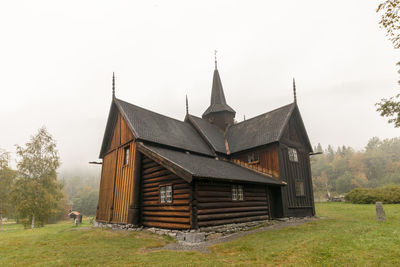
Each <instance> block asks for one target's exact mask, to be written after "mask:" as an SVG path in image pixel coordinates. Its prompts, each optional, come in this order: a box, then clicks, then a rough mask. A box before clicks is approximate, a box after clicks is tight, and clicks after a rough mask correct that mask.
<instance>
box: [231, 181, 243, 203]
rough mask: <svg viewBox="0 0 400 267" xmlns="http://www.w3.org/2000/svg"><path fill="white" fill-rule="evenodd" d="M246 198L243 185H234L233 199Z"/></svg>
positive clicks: (240, 199)
mask: <svg viewBox="0 0 400 267" xmlns="http://www.w3.org/2000/svg"><path fill="white" fill-rule="evenodd" d="M242 200H244V193H243V185H232V201H242Z"/></svg>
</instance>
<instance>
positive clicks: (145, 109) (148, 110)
mask: <svg viewBox="0 0 400 267" xmlns="http://www.w3.org/2000/svg"><path fill="white" fill-rule="evenodd" d="M115 100H117V101H121V102H124V103H126V104H128V105H131V106H134V107H137V108H140V109H142V110H144V111H147V112H150V113H153V114H157V115H160V116H162V117H165V118H168V119H171V120H175V121H178V122H181V123H186V122H185V121H181V120H178V119H175V118H172V117H169V116H167V115H164V114H161V113H158V112H155V111H152V110H150V109H147V108H143V107H140V106H138V105H135V104H132V103H129V102H127V101H124V100H122V99H117V98H115Z"/></svg>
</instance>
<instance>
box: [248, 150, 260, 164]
mask: <svg viewBox="0 0 400 267" xmlns="http://www.w3.org/2000/svg"><path fill="white" fill-rule="evenodd" d="M247 162H248V163H255V162H258V152H252V153H251V154H249V155H247Z"/></svg>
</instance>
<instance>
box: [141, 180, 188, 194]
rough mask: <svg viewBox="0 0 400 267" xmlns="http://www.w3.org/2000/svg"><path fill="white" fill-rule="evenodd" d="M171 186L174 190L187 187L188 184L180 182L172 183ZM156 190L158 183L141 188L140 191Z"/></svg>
mask: <svg viewBox="0 0 400 267" xmlns="http://www.w3.org/2000/svg"><path fill="white" fill-rule="evenodd" d="M174 181H176V180H174ZM173 187H174V190H175V189H181V188H188V185H187V184H184V183H182V184H174V185H173ZM156 190H159V185H157V186H148V187H147V188H142V192H151V191H156Z"/></svg>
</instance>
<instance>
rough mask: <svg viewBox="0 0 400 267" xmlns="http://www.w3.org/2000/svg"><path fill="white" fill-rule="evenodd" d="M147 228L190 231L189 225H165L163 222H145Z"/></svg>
mask: <svg viewBox="0 0 400 267" xmlns="http://www.w3.org/2000/svg"><path fill="white" fill-rule="evenodd" d="M143 225H144V226H146V227H157V228H169V229H189V228H190V225H189V224H180V223H163V222H143Z"/></svg>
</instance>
